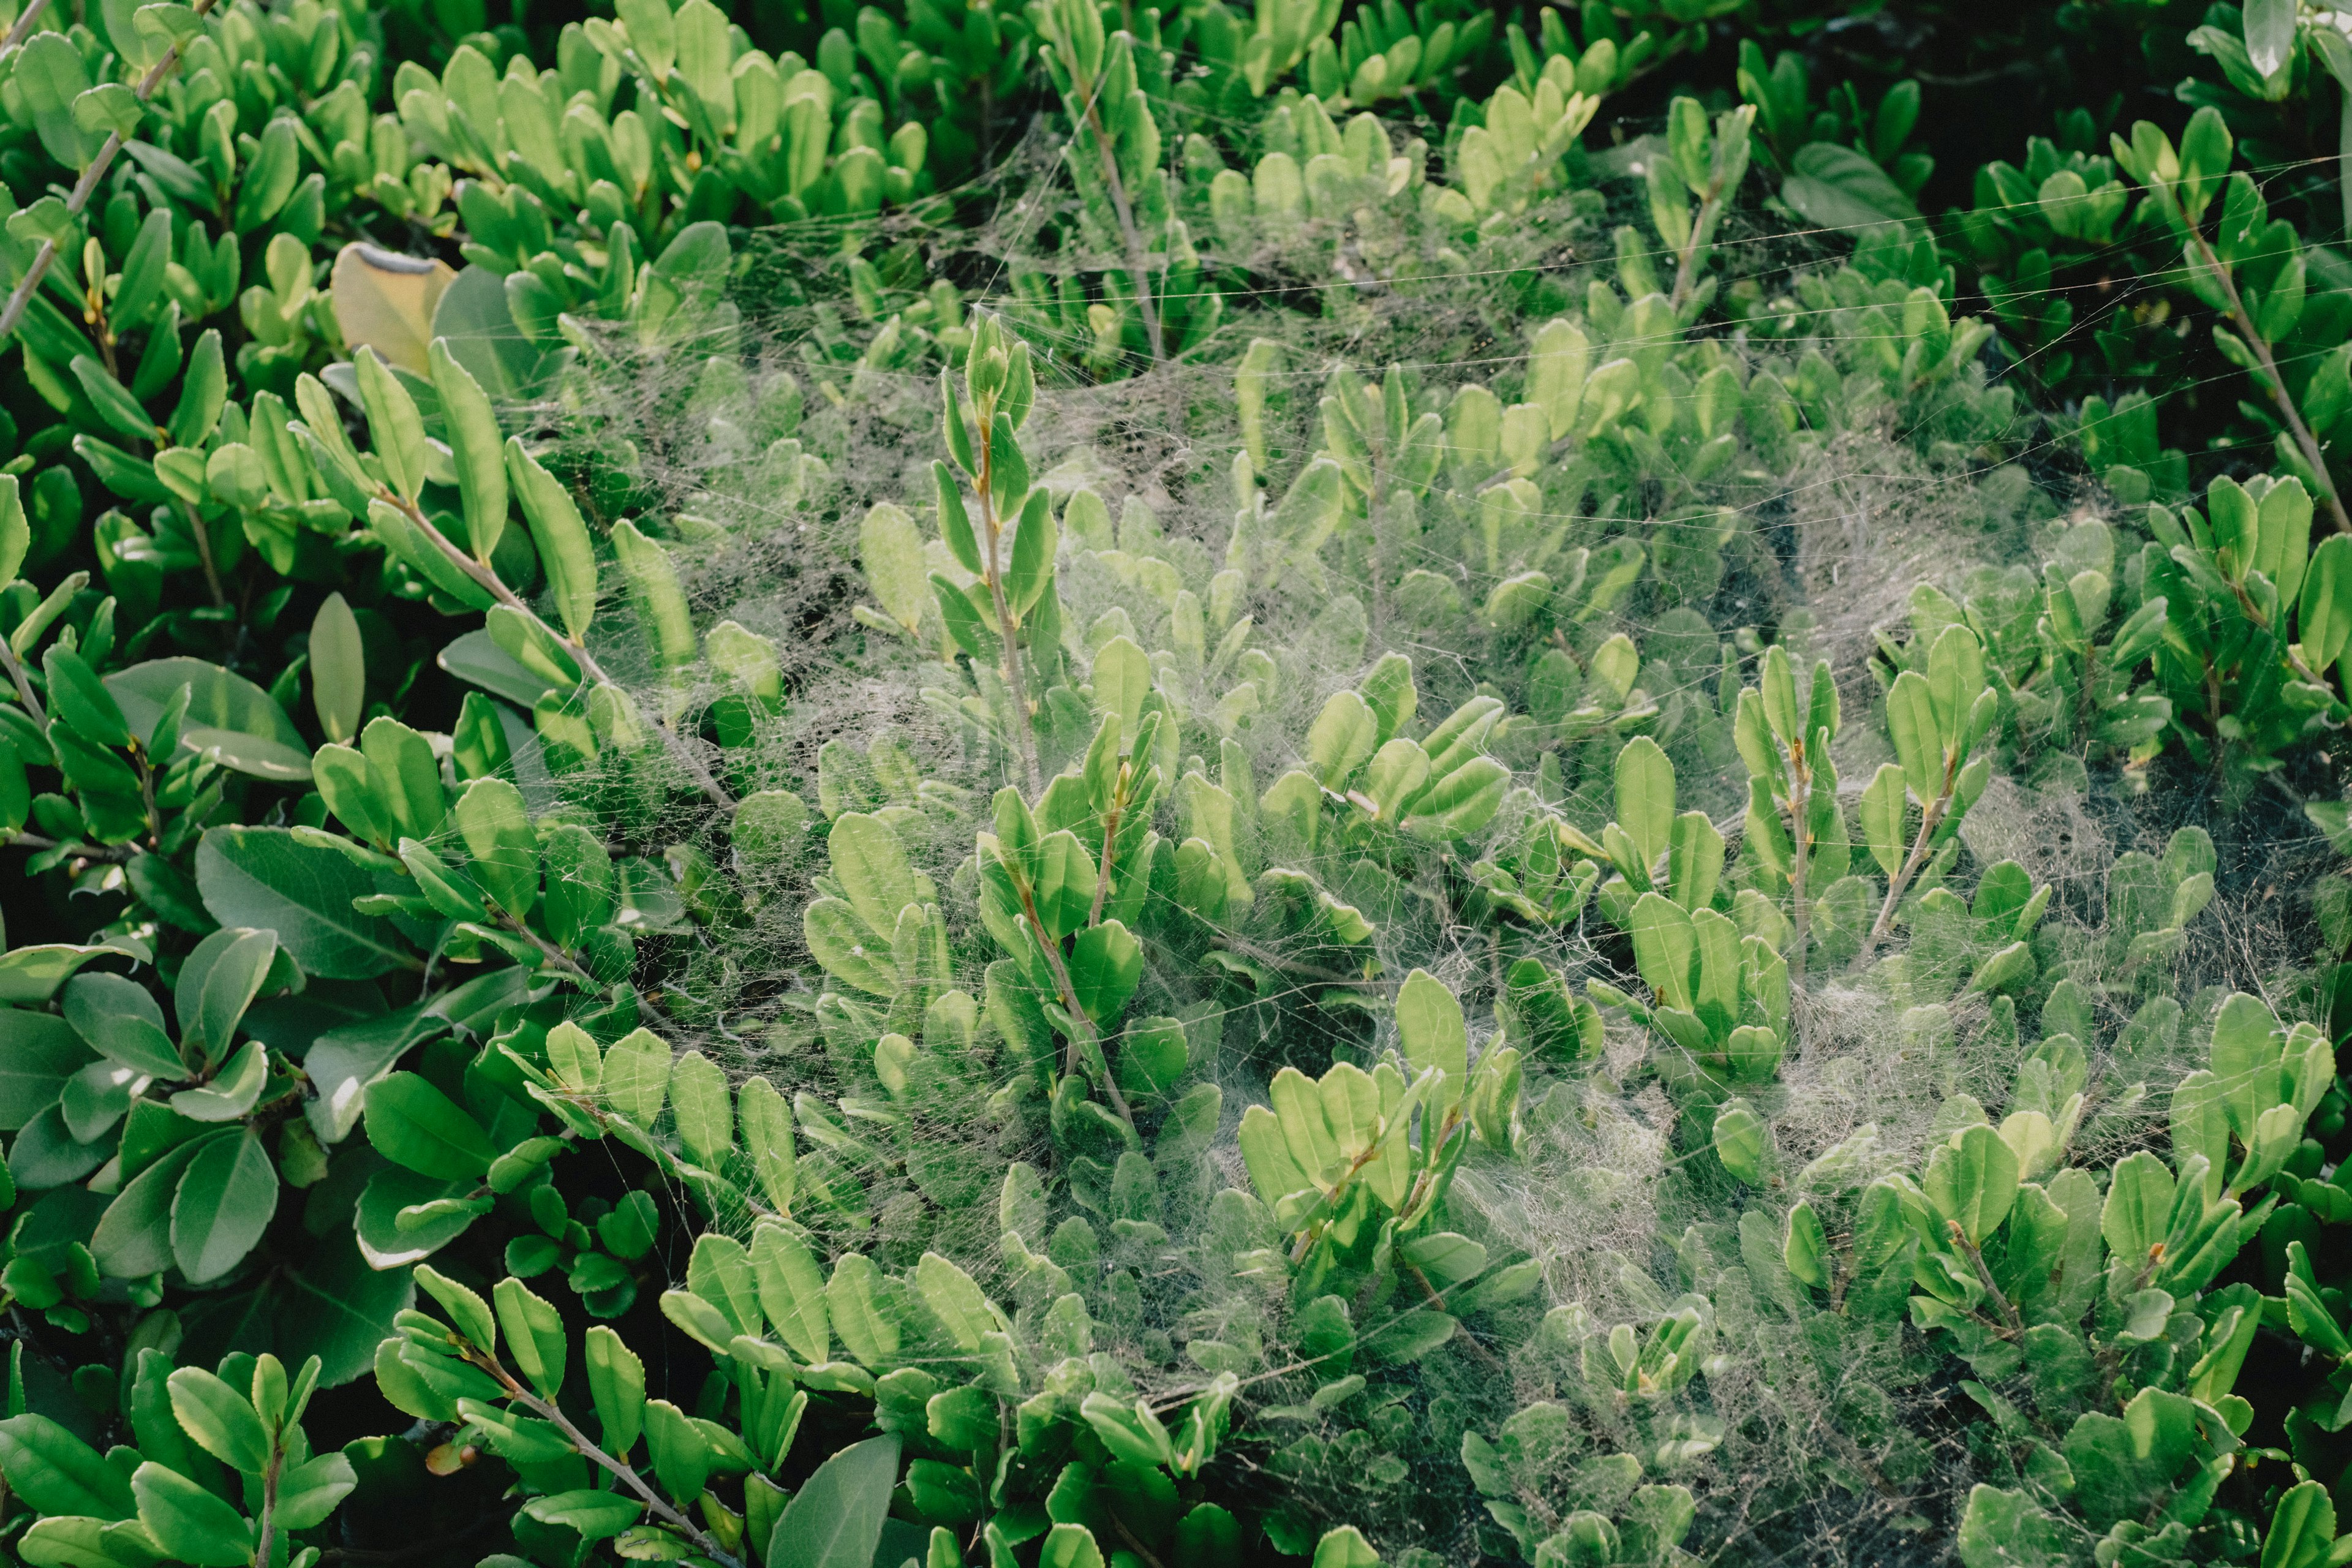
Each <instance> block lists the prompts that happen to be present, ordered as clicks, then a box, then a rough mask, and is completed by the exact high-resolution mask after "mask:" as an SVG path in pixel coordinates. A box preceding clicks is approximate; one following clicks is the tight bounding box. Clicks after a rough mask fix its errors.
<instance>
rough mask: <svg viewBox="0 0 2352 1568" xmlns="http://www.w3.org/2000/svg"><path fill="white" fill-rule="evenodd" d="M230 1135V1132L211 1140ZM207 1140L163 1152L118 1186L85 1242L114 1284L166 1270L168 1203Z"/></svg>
mask: <svg viewBox="0 0 2352 1568" xmlns="http://www.w3.org/2000/svg"><path fill="white" fill-rule="evenodd" d="M236 1136H238V1134H237V1133H236V1132H233V1131H226V1132H217V1133H215V1134H213V1135H212V1137H213V1138H214V1139H217V1138H224V1137H236ZM210 1141H212V1140H210V1139H205V1138H196V1139H192V1140H190V1141H189V1142H185V1143H181V1144H178V1145H176V1146H175V1147H173V1148H171V1149H168V1150H166V1151H164V1152H163V1154H162V1155H161V1156H159V1157H158V1158H156V1159H155V1160H153V1161H152V1162H151V1163H149V1164H148V1165H147V1166H146V1168H145V1169H143V1170H142V1171H141V1172H140V1173H138V1174H137V1175H135V1176H133V1177H132V1178H131V1180H130V1181H129V1182H127V1183H125V1184H123V1187H122V1190H121V1192H119V1193H117V1194H115V1195H114V1201H113V1202H112V1203H110V1204H108V1205H106V1212H105V1213H104V1214H102V1215H100V1216H99V1220H98V1229H97V1230H96V1232H94V1233H93V1234H92V1235H91V1237H90V1238H89V1250H90V1254H91V1256H92V1257H94V1258H96V1259H97V1260H98V1266H99V1268H100V1269H101V1270H103V1271H104V1272H105V1273H107V1274H108V1275H110V1276H111V1277H113V1278H114V1279H144V1278H145V1277H146V1276H148V1275H150V1274H161V1273H162V1272H163V1270H164V1269H166V1268H171V1267H172V1202H173V1197H174V1195H175V1194H177V1193H178V1192H179V1188H180V1178H181V1177H182V1176H183V1175H184V1174H185V1173H186V1172H187V1169H188V1165H189V1163H190V1162H192V1161H194V1159H195V1157H196V1155H197V1153H198V1152H199V1151H201V1150H202V1149H203V1148H204V1147H205V1144H206V1143H207V1142H210Z"/></svg>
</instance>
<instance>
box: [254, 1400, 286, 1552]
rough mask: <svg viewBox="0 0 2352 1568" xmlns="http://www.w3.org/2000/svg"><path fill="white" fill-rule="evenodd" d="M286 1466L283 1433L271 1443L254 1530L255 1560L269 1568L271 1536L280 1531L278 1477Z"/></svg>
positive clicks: (262, 1475) (263, 1471) (263, 1474)
mask: <svg viewBox="0 0 2352 1568" xmlns="http://www.w3.org/2000/svg"><path fill="white" fill-rule="evenodd" d="M285 1467H286V1439H285V1436H284V1435H283V1434H282V1433H281V1434H280V1435H279V1436H278V1437H276V1438H275V1439H273V1440H272V1441H271V1443H270V1445H269V1463H268V1465H267V1466H266V1467H264V1468H263V1469H262V1472H261V1519H260V1523H259V1528H258V1529H257V1530H256V1531H255V1532H254V1545H253V1560H254V1561H255V1562H256V1563H260V1564H262V1568H268V1563H269V1549H270V1545H271V1540H270V1538H271V1537H272V1536H274V1535H276V1534H277V1533H278V1474H279V1472H280V1471H282V1470H283V1469H284V1468H285Z"/></svg>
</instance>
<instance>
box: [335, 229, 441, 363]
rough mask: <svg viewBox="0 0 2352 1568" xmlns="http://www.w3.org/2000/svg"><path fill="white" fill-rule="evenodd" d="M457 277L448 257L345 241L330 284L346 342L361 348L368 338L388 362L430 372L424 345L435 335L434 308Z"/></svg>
mask: <svg viewBox="0 0 2352 1568" xmlns="http://www.w3.org/2000/svg"><path fill="white" fill-rule="evenodd" d="M456 280H457V273H455V272H453V271H451V270H450V268H449V264H448V263H447V262H446V261H428V260H425V258H422V257H415V256H401V255H398V254H396V253H394V252H393V251H389V250H384V249H381V248H379V247H376V246H373V245H367V244H362V243H360V242H358V241H354V242H353V243H352V244H350V245H347V246H345V247H343V248H342V251H341V254H339V255H338V256H336V258H335V272H334V280H333V282H332V283H331V285H330V289H331V299H332V300H333V302H334V307H335V324H336V325H337V326H338V327H340V328H341V329H342V333H343V346H344V347H345V348H347V349H349V350H352V351H353V352H356V351H357V350H358V349H359V347H360V346H361V345H362V343H364V344H366V345H367V346H368V347H370V348H372V349H373V350H375V352H376V353H378V354H379V355H381V356H383V361H384V363H387V364H392V365H397V366H398V367H399V368H401V369H402V370H405V371H412V372H414V373H415V374H418V375H426V374H430V371H429V369H428V367H427V363H426V360H425V345H426V344H427V343H428V342H431V341H432V338H433V309H434V307H435V306H436V305H438V304H440V302H441V293H442V290H443V289H446V288H448V287H449V285H450V284H451V283H453V282H455V281H456Z"/></svg>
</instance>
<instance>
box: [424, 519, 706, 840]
mask: <svg viewBox="0 0 2352 1568" xmlns="http://www.w3.org/2000/svg"><path fill="white" fill-rule="evenodd" d="M378 499H380V500H384V501H386V502H387V503H389V504H391V505H393V506H396V507H398V508H399V509H400V510H401V512H402V514H403V515H404V516H405V517H406V518H407V519H408V521H409V524H410V526H412V527H414V528H415V529H416V531H418V532H420V533H422V534H423V535H424V536H425V538H426V539H427V540H428V541H430V542H432V544H433V547H434V548H435V549H436V550H438V551H440V552H441V553H442V554H443V555H444V556H446V558H447V559H448V561H449V563H451V564H452V565H454V566H456V567H457V570H459V571H460V572H463V573H464V574H466V575H467V577H469V578H471V579H472V580H473V581H474V582H475V583H476V584H478V585H479V586H480V587H481V589H482V591H483V592H484V593H487V594H488V595H490V597H492V598H493V599H495V600H497V601H498V602H499V604H501V605H505V606H506V607H507V608H508V609H510V610H512V611H514V612H515V613H516V614H517V615H520V616H528V617H529V618H530V622H531V624H532V625H534V626H537V627H539V629H540V630H541V631H542V632H544V633H546V634H547V635H548V636H549V637H551V638H553V639H554V640H555V641H556V642H557V643H558V644H560V645H561V646H562V648H563V650H564V651H565V652H566V653H568V654H570V655H571V656H572V659H573V661H574V662H575V663H577V664H578V665H579V666H580V670H581V673H582V674H583V675H585V676H586V677H587V678H588V679H590V680H593V681H594V682H595V683H596V684H597V685H599V686H603V687H607V688H609V689H612V690H614V691H617V692H619V693H620V694H621V695H622V696H623V697H625V698H626V699H627V700H628V702H629V705H630V706H631V707H633V708H635V710H637V716H638V717H639V718H640V719H642V720H644V721H646V722H647V723H649V724H650V725H652V727H653V728H654V730H655V731H656V732H657V733H659V734H660V736H661V738H662V745H663V747H664V748H665V749H666V750H667V752H669V754H670V757H671V759H672V760H673V761H675V762H676V763H677V764H678V766H680V767H682V768H684V769H685V770H686V772H687V774H688V777H690V778H692V779H693V780H694V782H695V785H696V787H698V789H700V790H701V791H702V793H703V794H704V795H706V796H708V797H709V800H710V803H711V804H712V805H716V806H718V807H719V809H720V810H721V811H732V810H734V809H735V797H734V796H733V795H730V794H729V793H728V791H727V786H726V785H724V784H720V783H719V781H718V779H716V778H715V777H713V776H712V775H711V772H710V770H709V768H707V767H705V766H704V765H703V763H702V759H701V758H700V757H698V756H696V755H695V754H694V752H693V751H692V750H691V749H690V748H688V745H687V743H686V741H685V738H684V737H683V736H681V735H680V734H679V733H678V732H677V730H676V729H674V728H672V727H671V725H670V722H669V721H668V720H667V719H664V718H662V717H661V716H659V715H658V714H656V713H654V712H652V711H651V710H648V709H647V708H646V705H645V704H644V703H643V702H641V701H639V700H637V697H636V694H635V693H634V692H632V691H630V690H629V689H628V688H626V687H625V686H623V685H622V684H621V683H620V682H619V681H617V680H614V679H613V678H612V677H611V676H609V675H607V674H605V673H604V666H603V665H601V664H598V663H597V662H596V659H595V657H594V656H593V654H591V653H590V652H589V651H588V644H587V640H586V639H585V638H584V637H568V636H566V635H565V634H563V633H562V632H559V631H557V630H556V629H555V628H554V627H553V626H549V625H548V624H547V622H546V621H545V620H543V619H541V616H540V614H539V612H538V611H537V610H534V609H532V608H531V607H530V605H528V604H526V603H525V602H524V601H523V598H522V596H521V595H519V594H517V593H516V592H515V591H514V590H513V589H512V588H509V587H508V586H507V585H506V584H505V582H504V581H503V580H502V579H500V577H499V574H497V573H496V572H493V571H491V570H490V569H489V567H488V566H487V565H485V564H483V563H481V562H478V561H477V560H475V559H474V558H473V557H472V556H470V555H468V554H467V553H466V552H464V551H462V550H460V549H458V548H457V545H456V544H455V543H453V542H451V541H450V539H449V537H448V536H447V535H446V534H445V533H443V532H442V531H440V529H438V528H436V526H434V523H433V521H432V519H430V518H428V517H426V516H425V510H424V509H423V508H422V507H420V506H418V505H417V504H416V503H415V501H412V500H408V499H407V498H406V497H405V496H401V495H396V494H394V493H393V492H392V491H391V490H389V489H385V490H380V491H379V492H378Z"/></svg>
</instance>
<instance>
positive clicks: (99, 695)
mask: <svg viewBox="0 0 2352 1568" xmlns="http://www.w3.org/2000/svg"><path fill="white" fill-rule="evenodd" d="M41 668H42V670H43V672H44V673H45V674H46V675H47V677H48V683H49V711H50V712H51V714H52V715H54V716H55V717H57V718H58V719H62V720H63V721H66V722H67V723H68V724H70V725H72V726H73V727H74V729H75V731H78V732H79V734H80V735H81V737H82V739H84V740H86V741H88V742H90V744H92V745H94V746H108V747H120V746H128V745H129V744H131V726H130V724H129V723H128V722H127V721H125V720H124V718H123V715H122V709H121V705H120V704H119V703H117V702H116V701H115V700H114V694H113V693H112V692H111V691H109V690H108V689H106V683H105V682H104V681H101V680H100V679H99V678H98V672H97V671H95V670H93V669H91V668H90V667H89V662H88V661H87V660H85V659H84V658H82V657H81V655H79V654H78V653H75V652H73V651H72V650H71V649H69V648H66V647H58V646H57V645H55V644H52V645H51V646H50V647H49V650H48V651H47V653H46V654H44V655H42V657H41Z"/></svg>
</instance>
